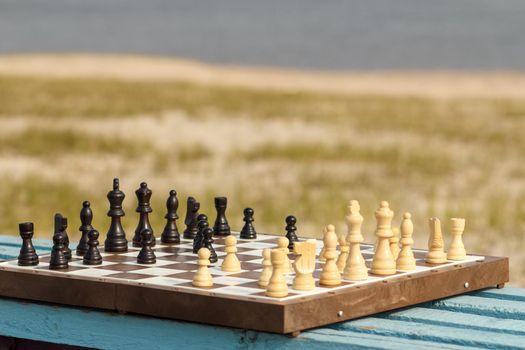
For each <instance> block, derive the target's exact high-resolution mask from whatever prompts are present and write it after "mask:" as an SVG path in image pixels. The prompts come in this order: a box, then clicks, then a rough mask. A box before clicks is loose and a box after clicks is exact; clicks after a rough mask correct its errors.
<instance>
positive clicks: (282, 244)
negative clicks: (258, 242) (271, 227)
mask: <svg viewBox="0 0 525 350" xmlns="http://www.w3.org/2000/svg"><path fill="white" fill-rule="evenodd" d="M288 243H289V241H288V238H286V237H279V239H277V248H278V249H280V250H282V251H283V253H284V266H283V273H285V274H286V273H292V271H293V267H292V262H291V261H290V258H289V257H288V253H289V252H290V250H289V249H288Z"/></svg>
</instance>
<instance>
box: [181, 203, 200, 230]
mask: <svg viewBox="0 0 525 350" xmlns="http://www.w3.org/2000/svg"><path fill="white" fill-rule="evenodd" d="M200 207H201V204H200V203H199V202H197V201H196V200H195V198H193V197H188V208H187V212H186V219H185V220H184V223H185V224H186V229H185V230H184V238H186V239H193V238H195V235H197V232H198V231H199V228H198V224H199V222H198V219H197V218H198V216H199V209H200Z"/></svg>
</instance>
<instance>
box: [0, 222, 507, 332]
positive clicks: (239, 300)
mask: <svg viewBox="0 0 525 350" xmlns="http://www.w3.org/2000/svg"><path fill="white" fill-rule="evenodd" d="M232 234H234V235H235V236H236V237H237V238H238V239H237V257H238V259H239V261H240V263H241V271H239V272H230V273H229V272H224V271H222V270H221V267H220V266H221V264H222V261H223V258H224V256H225V255H226V253H225V242H224V241H225V238H224V237H214V247H215V251H216V253H217V255H218V261H217V262H216V263H213V264H211V265H210V267H209V270H210V272H211V275H212V277H213V286H212V287H210V288H197V287H194V286H193V285H192V278H193V276H194V274H195V271H196V270H197V259H198V257H197V255H196V254H194V253H193V252H192V240H191V239H183V238H181V241H180V243H177V244H163V243H162V242H161V241H160V240H159V239H157V241H156V246H155V247H154V248H153V249H154V251H155V255H156V263H155V264H151V265H144V264H138V263H137V254H138V251H139V250H140V248H135V247H133V246H132V245H131V244H130V246H129V249H128V251H127V252H125V253H109V252H105V251H104V248H103V247H101V248H100V252H101V255H102V258H103V262H102V264H101V265H84V264H83V263H82V257H79V256H75V254H74V253H73V257H72V259H71V260H70V262H69V265H68V267H67V269H63V270H51V269H49V260H50V255H49V254H42V255H40V262H39V264H38V265H37V266H19V265H18V263H17V260H16V259H13V260H8V261H4V262H1V263H0V296H3V297H13V298H20V299H28V300H35V301H42V302H50V303H57V304H63V305H74V306H80V307H89V308H99V309H106V310H115V311H118V312H121V313H137V314H143V315H150V316H156V317H162V318H169V319H177V320H185V321H192V322H199V323H205V324H214V325H221V326H230V327H236V328H243V329H252V330H260V331H268V332H275V333H284V334H297V332H299V331H301V330H304V329H308V328H314V327H319V326H323V325H327V324H331V323H335V322H341V321H345V320H349V319H353V318H357V317H362V316H365V315H371V314H375V313H378V312H382V311H387V310H391V309H396V308H400V307H405V306H409V305H414V304H417V303H421V302H426V301H431V300H435V299H439V298H443V297H448V296H452V295H456V294H461V293H465V292H469V291H473V290H477V289H481V288H486V287H490V286H498V285H499V286H502V285H503V284H504V283H505V282H507V281H508V278H509V274H508V259H507V258H498V257H489V256H478V255H467V257H466V259H465V260H462V261H448V262H446V263H443V264H428V263H426V262H425V259H424V257H425V255H426V250H419V249H414V256H415V258H416V264H417V267H416V269H415V270H412V271H405V272H403V271H398V272H397V273H396V274H394V275H390V276H378V275H373V274H372V273H370V271H369V277H368V279H367V280H365V281H361V282H352V281H347V280H343V281H342V283H341V284H340V285H338V286H335V287H326V286H321V285H319V275H320V272H321V269H322V266H323V262H321V261H319V260H317V261H316V268H315V271H314V273H313V276H314V279H315V283H316V286H315V288H314V289H313V290H309V291H298V290H294V289H293V288H292V280H293V277H294V273H290V274H286V275H285V279H286V281H287V283H288V287H289V293H288V295H287V296H286V297H283V298H273V297H268V296H266V294H265V290H264V289H263V288H260V287H259V286H258V283H257V281H258V278H259V275H260V272H261V271H262V265H261V262H262V250H263V249H264V248H275V247H276V245H277V239H278V237H279V236H275V235H267V234H261V233H259V234H258V235H257V238H256V239H250V240H245V239H240V238H239V235H238V232H232ZM322 246H323V241H321V240H318V241H317V255H319V253H320V251H321V248H322ZM361 251H362V254H363V256H364V258H365V259H366V261H367V265H368V266H370V264H371V261H372V257H373V254H374V246H373V245H370V244H362V245H361ZM289 256H290V258H291V259H292V260H293V255H292V254H290V255H289Z"/></svg>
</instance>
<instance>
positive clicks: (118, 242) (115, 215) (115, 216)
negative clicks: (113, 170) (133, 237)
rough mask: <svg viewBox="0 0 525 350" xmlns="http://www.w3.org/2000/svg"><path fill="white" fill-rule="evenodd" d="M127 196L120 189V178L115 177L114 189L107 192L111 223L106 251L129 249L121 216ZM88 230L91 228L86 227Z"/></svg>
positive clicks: (105, 243) (124, 250)
mask: <svg viewBox="0 0 525 350" xmlns="http://www.w3.org/2000/svg"><path fill="white" fill-rule="evenodd" d="M125 197H126V195H125V194H124V192H122V191H121V190H120V183H119V179H118V178H114V179H113V190H111V191H109V192H108V194H107V198H108V201H109V210H108V213H107V215H108V216H109V217H110V218H111V224H110V226H109V229H108V232H107V234H106V240H105V241H104V250H105V251H106V252H114V253H122V252H127V251H128V240H127V239H126V232H125V231H124V228H123V227H122V222H121V218H122V217H123V216H124V215H125V213H124V210H123V209H122V202H123V201H124V198H125ZM81 215H82V214H81ZM82 232H84V231H82ZM86 232H89V229H87V228H86Z"/></svg>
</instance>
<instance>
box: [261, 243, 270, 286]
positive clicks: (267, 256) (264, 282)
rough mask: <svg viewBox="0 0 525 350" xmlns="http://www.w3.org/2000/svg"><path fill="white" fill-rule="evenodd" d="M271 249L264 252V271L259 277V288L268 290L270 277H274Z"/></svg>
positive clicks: (265, 249)
mask: <svg viewBox="0 0 525 350" xmlns="http://www.w3.org/2000/svg"><path fill="white" fill-rule="evenodd" d="M271 251H272V250H271V249H270V248H264V249H263V252H262V256H263V261H262V265H263V270H262V272H261V274H260V275H259V281H258V284H259V287H262V288H266V287H267V286H268V282H269V281H270V277H271V276H272V271H273V268H272V260H271Z"/></svg>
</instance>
